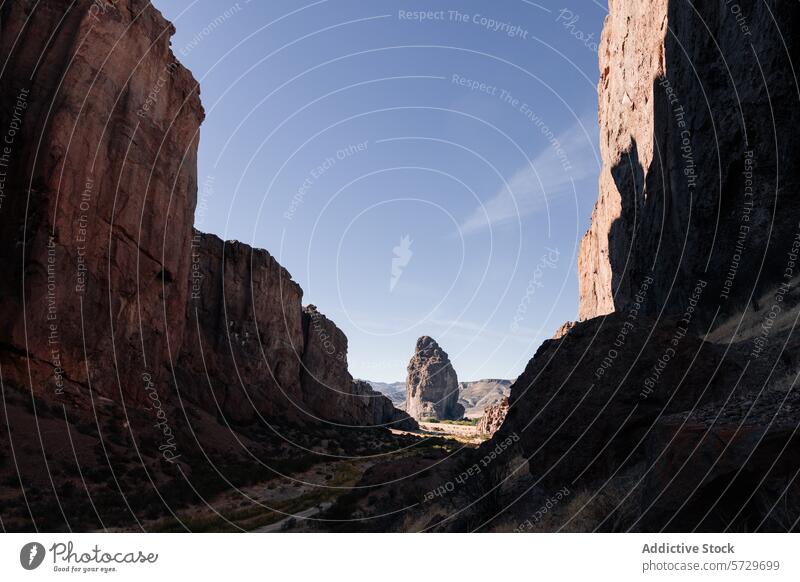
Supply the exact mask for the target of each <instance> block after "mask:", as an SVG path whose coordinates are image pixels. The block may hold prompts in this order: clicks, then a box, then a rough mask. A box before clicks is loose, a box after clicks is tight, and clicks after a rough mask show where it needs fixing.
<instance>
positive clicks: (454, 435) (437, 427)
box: [392, 422, 487, 445]
mask: <svg viewBox="0 0 800 582" xmlns="http://www.w3.org/2000/svg"><path fill="white" fill-rule="evenodd" d="M419 426H420V430H418V431H397V430H392V432H394V433H402V434H411V435H415V436H419V437H427V436H438V437H442V438H449V439H452V440H455V441H458V442H459V443H463V444H468V445H479V444H481V443H482V442H483V441H485V440H486V438H487V437H485V436H483V435H480V434H478V429H477V427H475V426H469V425H462V424H449V423H444V422H420V423H419Z"/></svg>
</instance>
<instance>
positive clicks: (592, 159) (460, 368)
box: [153, 0, 606, 381]
mask: <svg viewBox="0 0 800 582" xmlns="http://www.w3.org/2000/svg"><path fill="white" fill-rule="evenodd" d="M153 4H154V5H155V6H156V7H158V8H159V9H160V10H162V12H164V14H165V16H167V18H169V19H170V20H172V21H173V22H174V23H175V25H176V28H177V34H176V35H175V36H174V37H173V40H172V43H173V50H174V52H175V53H176V55H177V56H178V57H179V58H180V60H181V61H182V62H183V63H184V64H185V65H186V66H187V67H189V68H190V69H191V70H192V72H193V73H194V75H195V77H196V78H197V79H198V80H199V81H200V84H201V94H202V98H203V103H204V105H205V108H206V112H207V119H206V121H205V123H204V125H203V128H202V133H201V145H200V156H199V173H198V180H199V184H200V192H199V194H198V198H199V206H198V212H197V216H196V222H197V226H198V227H199V228H200V229H201V230H204V231H207V232H213V233H216V234H218V235H219V236H221V237H223V238H225V239H237V240H240V241H243V242H246V243H248V244H252V245H254V246H257V247H262V248H266V249H267V250H269V251H270V252H271V253H272V254H273V255H274V256H275V257H276V258H277V259H278V260H279V261H280V262H281V263H282V264H283V265H284V266H285V267H286V268H287V269H288V270H289V271H290V272H291V273H292V276H293V277H294V279H295V280H296V281H297V282H298V283H299V284H300V285H301V286H302V287H303V289H304V291H305V298H304V302H305V303H313V304H315V305H317V307H318V308H319V309H320V311H322V312H323V313H325V314H326V315H328V316H329V317H330V318H332V319H333V320H334V321H336V323H337V324H338V325H339V326H340V327H341V328H342V329H343V330H344V332H345V333H346V334H347V336H348V338H349V342H350V350H349V360H350V368H351V371H352V373H353V375H354V376H356V377H360V378H366V379H371V380H379V381H396V380H402V379H404V378H405V373H406V371H405V368H406V365H407V363H408V359H409V358H410V356H411V355H412V352H413V349H414V344H415V342H416V339H417V337H419V336H421V335H430V336H433V337H435V338H436V339H437V340H438V341H439V343H440V344H441V345H442V347H443V348H444V349H445V350H446V351H448V353H449V354H450V357H451V360H452V361H453V365H454V367H455V369H456V372H457V373H458V376H459V379H461V380H477V379H480V378H514V377H516V376H517V375H518V374H520V373H521V372H522V370H523V369H524V367H525V364H526V363H527V362H528V360H529V359H530V358H531V356H532V355H533V353H534V352H535V350H536V348H537V347H538V346H539V345H540V344H541V342H542V341H543V340H544V339H546V338H548V337H550V336H551V335H552V333H553V331H554V330H555V329H556V328H557V327H558V326H559V325H560V324H562V323H563V322H564V321H566V320H570V319H575V318H576V314H577V294H578V286H577V275H576V261H577V251H578V244H579V242H580V239H581V237H582V236H583V233H584V232H585V230H586V228H587V227H588V225H589V219H590V214H591V209H592V206H593V204H594V201H595V199H596V197H597V178H598V175H599V168H600V162H599V149H598V135H597V133H598V129H597V89H596V85H597V79H598V65H597V42H598V38H599V35H600V30H601V28H602V22H603V17H604V16H605V14H606V9H605V5H604V4H603V3H599V2H597V3H595V2H592V1H588V0H580V1H570V2H561V3H558V4H556V3H552V2H546V1H544V2H541V3H534V2H529V1H527V0H506V1H503V2H497V1H489V0H484V1H480V2H478V1H459V2H453V3H444V2H437V1H430V0H429V1H427V2H397V1H391V2H389V1H383V0H373V1H370V2H364V1H363V0H359V1H355V0H352V1H351V0H322V1H319V0H318V1H313V0H308V1H305V0H304V1H299V0H270V1H269V2H266V1H265V2H261V1H258V2H257V1H255V0H254V1H252V2H248V1H246V0H240V1H239V2H238V3H237V2H227V1H219V0H213V1H212V0H154V1H153ZM420 11H422V12H423V14H420V13H419V12H420Z"/></svg>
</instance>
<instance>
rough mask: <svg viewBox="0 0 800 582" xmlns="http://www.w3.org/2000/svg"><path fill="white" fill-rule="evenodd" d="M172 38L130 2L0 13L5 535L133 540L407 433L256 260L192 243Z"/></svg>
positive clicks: (271, 270)
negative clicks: (135, 527)
mask: <svg viewBox="0 0 800 582" xmlns="http://www.w3.org/2000/svg"><path fill="white" fill-rule="evenodd" d="M173 32H174V29H173V27H172V25H171V24H170V23H169V22H167V21H166V20H165V19H164V18H163V17H162V15H161V14H160V13H159V12H158V10H156V9H155V8H154V7H153V5H152V4H151V3H150V2H148V1H147V0H117V1H115V2H97V1H92V0H76V1H75V2H66V1H64V0H40V1H38V2H28V1H19V2H17V1H15V2H6V3H3V4H2V5H1V6H0V47H2V54H3V55H4V66H3V68H2V71H0V75H1V76H2V82H0V104H1V105H0V132H2V138H0V139H2V147H0V221H2V228H0V264H2V266H3V273H4V276H3V278H2V280H0V291H1V292H2V295H3V302H2V303H1V304H0V315H1V316H2V317H1V318H0V320H1V321H2V328H0V329H2V333H1V334H0V373H1V375H2V380H3V382H2V383H3V395H4V397H3V399H2V402H3V406H4V411H3V414H4V417H5V418H6V420H7V422H8V424H9V431H7V434H8V435H9V438H8V439H6V438H5V437H4V438H3V440H2V443H0V444H2V451H3V453H6V454H5V455H4V456H5V457H6V458H9V457H10V452H9V451H10V449H12V448H13V449H14V450H15V451H22V452H24V454H18V455H17V458H18V460H19V462H18V463H17V464H16V466H15V467H11V466H10V465H8V464H0V472H2V479H0V482H2V485H0V501H2V505H3V506H4V507H16V508H18V510H15V513H13V514H10V513H4V515H3V523H4V524H5V525H6V526H7V527H11V528H23V529H33V528H35V527H39V528H44V529H69V528H75V529H78V530H80V529H81V528H83V527H93V528H96V527H103V526H104V525H108V524H112V523H125V522H128V523H130V522H135V523H139V521H138V520H139V519H141V518H142V517H143V516H144V515H147V516H149V517H158V516H159V515H162V514H165V513H169V512H172V510H173V507H175V506H179V505H181V504H184V503H187V502H188V501H189V500H190V499H193V498H194V497H195V496H197V495H212V494H214V493H215V492H217V491H219V490H220V488H225V487H228V488H229V487H231V486H235V484H236V483H242V482H247V481H248V480H250V479H253V478H271V477H274V476H275V475H283V474H290V473H291V471H292V470H294V469H295V468H296V467H297V466H303V464H309V463H311V464H313V463H314V462H319V459H317V458H314V459H311V458H310V457H309V455H311V454H312V453H311V451H312V447H314V446H316V444H315V443H317V442H318V441H324V442H326V443H328V444H329V445H330V447H331V449H332V450H333V451H346V450H348V449H353V451H354V452H355V450H357V449H358V446H360V445H358V443H359V442H361V441H360V440H359V439H360V438H361V437H360V436H359V435H366V436H364V438H367V439H371V440H370V442H371V443H372V445H371V446H373V448H375V447H376V446H378V445H377V444H375V443H376V442H377V441H375V438H378V440H380V439H384V440H386V438H388V437H386V438H384V437H385V435H389V433H388V431H385V430H383V431H378V430H365V429H367V428H369V427H386V426H398V427H405V428H409V427H411V428H413V427H414V426H415V424H414V423H413V421H411V420H410V419H409V418H408V417H407V416H406V415H404V414H402V413H399V412H398V411H396V410H395V409H394V408H393V407H392V406H391V403H390V402H389V401H388V400H387V399H386V398H384V397H383V396H381V395H379V394H375V393H373V392H372V391H371V390H369V389H368V388H367V387H365V386H363V385H361V384H359V383H356V382H353V379H352V378H351V377H350V375H349V373H348V372H347V358H346V352H347V342H346V338H344V335H343V334H342V333H341V331H339V330H338V328H336V326H335V325H334V324H333V322H330V321H329V320H327V319H325V318H324V317H322V316H320V318H322V321H323V323H322V325H321V327H322V328H323V329H322V331H321V332H319V333H318V331H317V329H316V327H315V325H316V324H315V323H314V320H315V319H317V318H316V316H313V315H312V311H309V310H305V311H304V310H303V307H302V290H301V289H300V288H299V286H298V285H297V284H296V283H294V282H293V281H292V279H291V276H290V275H289V273H288V272H287V271H286V270H285V269H283V267H281V265H279V264H278V263H277V262H276V261H275V259H274V258H272V257H271V256H270V255H269V253H267V252H266V251H262V250H258V249H253V248H251V247H249V246H247V245H244V244H241V243H237V242H224V241H222V240H220V239H218V238H217V237H215V236H213V235H205V234H202V233H199V232H195V231H194V230H193V228H192V224H193V219H194V211H195V204H196V191H197V168H196V164H197V159H196V158H197V140H198V134H199V127H200V124H201V122H202V120H203V116H204V112H203V108H202V106H201V103H200V99H199V89H198V85H197V82H196V81H195V80H194V78H193V77H192V75H191V74H190V73H189V72H188V71H187V70H186V69H185V68H183V67H182V66H181V65H180V63H178V62H177V60H176V58H175V56H174V55H173V53H172V52H171V50H170V37H171V35H172V34H173ZM313 313H316V310H313ZM359 431H361V432H359ZM323 433H324V437H321V436H319V434H323ZM4 434H6V432H5V431H4ZM12 434H13V437H12V436H11V435H12ZM376 434H379V436H378V437H375V435H376ZM37 435H38V436H37ZM315 435H317V436H316V437H315ZM64 443H71V444H72V445H73V451H72V453H70V454H67V455H58V456H57V457H58V458H54V457H53V456H52V451H55V450H62V449H63V446H64ZM354 443H355V445H354ZM356 445H357V446H356ZM81 471H85V472H86V473H87V474H88V478H84V477H87V475H86V474H83V473H81ZM52 475H58V480H57V482H54V478H53V477H52ZM78 477H80V479H78ZM108 483H115V487H116V490H112V491H109V490H107V489H104V487H106V485H107V484H108ZM167 484H168V486H167ZM78 487H79V488H81V489H86V490H87V492H89V493H90V495H95V496H96V497H95V499H97V500H98V501H96V502H94V503H92V502H91V498H89V499H87V498H86V497H85V496H71V497H69V496H68V497H60V496H61V493H60V492H61V490H62V489H64V490H65V491H66V490H69V491H74V490H75V489H76V488H78ZM87 501H88V502H89V503H88V504H87ZM55 507H58V508H60V509H61V511H56V510H54V508H55ZM92 516H96V518H97V520H96V521H92V520H93V519H94V517H92ZM87 524H91V525H87Z"/></svg>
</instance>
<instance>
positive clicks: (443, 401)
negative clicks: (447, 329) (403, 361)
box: [406, 336, 464, 420]
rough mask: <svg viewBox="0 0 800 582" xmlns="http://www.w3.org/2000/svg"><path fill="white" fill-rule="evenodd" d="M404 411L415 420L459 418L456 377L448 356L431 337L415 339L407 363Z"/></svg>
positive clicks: (460, 407)
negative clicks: (414, 345)
mask: <svg viewBox="0 0 800 582" xmlns="http://www.w3.org/2000/svg"><path fill="white" fill-rule="evenodd" d="M406 412H408V414H409V415H410V416H411V417H412V418H415V419H417V420H420V419H424V418H432V419H438V420H460V419H461V418H463V416H464V407H463V406H461V405H460V404H459V403H458V377H457V376H456V372H455V370H454V369H453V366H452V364H451V363H450V358H449V357H448V355H447V352H445V351H444V350H443V349H442V348H441V347H439V344H438V343H436V340H434V339H433V338H431V337H428V336H422V337H421V338H419V339H418V340H417V346H416V349H415V350H414V355H413V356H412V357H411V361H409V363H408V378H407V380H406Z"/></svg>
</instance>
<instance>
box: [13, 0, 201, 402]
mask: <svg viewBox="0 0 800 582" xmlns="http://www.w3.org/2000/svg"><path fill="white" fill-rule="evenodd" d="M99 6H100V3H92V2H90V1H87V0H84V1H78V2H74V3H67V2H64V1H56V0H45V1H42V2H6V3H4V4H3V6H2V9H1V12H0V21H1V24H0V26H1V27H2V32H0V46H2V54H3V55H5V56H6V57H7V59H8V60H5V59H4V63H5V65H4V69H3V72H2V83H1V84H0V102H1V103H2V115H0V131H2V132H3V133H4V136H3V137H4V139H5V143H4V147H5V149H4V151H3V164H2V165H3V167H2V170H3V172H4V175H3V196H2V207H0V220H2V228H1V229H0V262H2V264H3V272H4V276H3V278H2V282H0V286H1V287H0V292H1V293H2V296H3V302H2V304H1V306H0V319H2V322H3V323H2V325H3V327H2V330H3V331H2V342H3V344H4V347H5V348H6V349H5V350H4V352H5V355H6V356H9V355H20V356H25V357H27V360H26V361H24V362H19V361H16V362H10V361H6V366H7V371H8V375H9V376H11V377H15V376H16V377H19V378H20V381H21V382H22V383H23V384H25V385H27V384H29V383H30V384H31V385H32V388H33V389H34V390H35V391H36V392H38V393H41V394H44V395H50V396H59V397H60V396H67V395H69V394H70V393H71V392H74V391H75V390H86V389H88V387H89V386H91V388H92V390H93V391H94V392H95V393H96V394H99V395H101V396H107V397H109V398H111V397H113V398H116V399H117V400H119V399H120V397H123V398H124V400H125V401H126V402H128V403H137V402H142V401H143V398H144V397H145V382H144V381H143V380H142V378H143V376H145V375H150V376H152V377H155V378H157V381H158V382H159V383H163V382H165V381H166V379H167V377H168V376H167V374H166V370H167V366H166V365H165V363H168V362H170V361H171V360H173V359H174V357H175V354H176V353H177V351H178V350H179V349H180V346H181V341H182V338H183V328H184V320H183V318H171V317H169V316H170V314H175V313H183V311H184V306H185V304H186V299H187V294H188V289H187V286H186V285H185V281H186V280H187V277H188V274H189V252H188V246H187V245H188V244H189V240H190V239H191V230H192V222H193V220H194V207H195V198H196V190H197V183H196V158H197V137H198V128H199V126H200V123H201V121H202V120H203V115H204V114H203V108H202V106H201V104H200V100H199V97H198V92H197V83H196V81H195V80H194V79H193V77H192V75H191V74H190V73H189V72H188V71H187V70H186V69H184V68H183V67H181V66H180V65H179V64H178V63H177V62H176V60H175V57H174V55H173V54H172V52H171V51H170V47H169V39H170V36H171V35H172V33H173V28H172V25H171V24H169V23H168V22H167V21H166V20H164V18H162V17H161V15H160V13H159V12H158V11H156V10H155V9H154V8H153V7H152V5H151V4H150V3H149V2H147V1H146V0H129V1H125V2H116V3H114V4H103V6H104V8H103V10H100V9H99V8H98V7H99ZM156 88H158V92H157V94H156V93H154V90H155V89H156Z"/></svg>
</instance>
